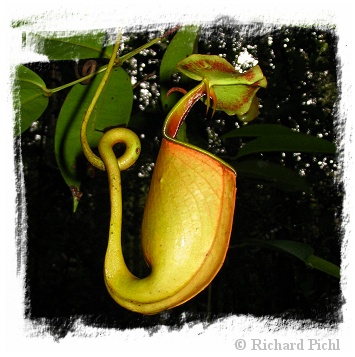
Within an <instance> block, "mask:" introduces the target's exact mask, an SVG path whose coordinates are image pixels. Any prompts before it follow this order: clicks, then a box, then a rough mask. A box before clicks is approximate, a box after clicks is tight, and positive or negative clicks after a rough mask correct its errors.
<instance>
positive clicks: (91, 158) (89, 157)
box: [80, 32, 122, 171]
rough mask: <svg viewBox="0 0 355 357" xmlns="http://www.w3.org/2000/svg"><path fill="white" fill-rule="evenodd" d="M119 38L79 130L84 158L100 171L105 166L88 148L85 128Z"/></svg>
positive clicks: (119, 37)
mask: <svg viewBox="0 0 355 357" xmlns="http://www.w3.org/2000/svg"><path fill="white" fill-rule="evenodd" d="M121 37H122V34H121V33H120V32H119V33H118V35H117V39H116V42H115V45H114V47H113V51H112V55H111V58H110V61H109V63H108V65H107V69H106V72H105V73H104V76H103V77H102V80H101V82H100V84H99V85H98V87H97V90H96V92H95V94H94V97H93V98H92V101H91V103H90V105H89V107H88V109H87V111H86V113H85V116H84V118H83V121H82V124H81V130H80V140H81V146H82V148H83V152H84V155H85V156H86V158H87V160H88V161H89V162H90V163H91V164H92V165H93V166H94V167H96V168H98V169H100V170H102V171H105V164H104V163H103V161H102V160H101V158H100V157H98V156H97V155H95V154H94V153H93V151H92V150H91V148H90V145H89V143H88V139H87V135H86V129H87V126H88V122H89V119H90V116H91V114H92V112H93V110H94V107H95V105H96V103H97V101H98V100H99V97H100V95H101V93H102V91H103V89H104V87H105V85H106V83H107V81H108V79H109V77H110V74H111V72H112V69H113V67H114V65H115V60H116V58H117V54H118V48H119V46H120V42H121Z"/></svg>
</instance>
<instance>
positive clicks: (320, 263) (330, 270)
mask: <svg viewBox="0 0 355 357" xmlns="http://www.w3.org/2000/svg"><path fill="white" fill-rule="evenodd" d="M306 264H307V265H308V266H310V267H311V268H314V269H318V270H320V271H322V272H324V273H327V274H329V275H332V276H334V277H336V278H338V279H340V268H339V267H338V266H337V265H335V264H333V263H331V262H328V261H327V260H325V259H323V258H320V257H317V256H316V255H311V256H309V257H308V258H307V259H306Z"/></svg>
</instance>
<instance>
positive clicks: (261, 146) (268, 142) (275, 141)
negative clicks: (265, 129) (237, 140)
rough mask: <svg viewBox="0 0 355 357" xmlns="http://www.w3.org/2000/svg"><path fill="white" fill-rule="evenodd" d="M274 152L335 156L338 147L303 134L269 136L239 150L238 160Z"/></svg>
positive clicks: (262, 137)
mask: <svg viewBox="0 0 355 357" xmlns="http://www.w3.org/2000/svg"><path fill="white" fill-rule="evenodd" d="M273 151H281V152H283V151H291V152H308V153H326V154H335V151H336V147H335V144H334V143H332V142H330V141H327V140H324V139H321V138H317V137H315V136H311V135H306V134H301V133H297V134H296V133H294V134H290V135H288V134H287V135H284V134H280V135H267V136H261V137H259V138H257V139H255V140H253V141H251V142H249V143H247V144H245V145H244V146H243V147H242V148H241V149H240V150H239V152H238V154H237V156H236V158H240V157H242V156H245V155H250V154H255V153H264V152H273Z"/></svg>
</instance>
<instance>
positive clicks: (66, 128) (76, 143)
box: [55, 67, 133, 205]
mask: <svg viewBox="0 0 355 357" xmlns="http://www.w3.org/2000/svg"><path fill="white" fill-rule="evenodd" d="M103 75H104V73H100V74H99V75H97V76H96V77H95V79H94V80H93V81H92V83H91V84H90V85H88V86H83V85H81V84H76V85H75V86H73V88H72V89H71V91H70V92H69V94H68V96H67V98H66V99H65V102H64V104H63V106H62V109H61V111H60V114H59V118H58V122H57V127H56V133H55V153H56V158H57V163H58V166H59V168H60V171H61V174H62V176H63V178H64V180H65V182H66V183H67V185H68V186H69V187H70V188H71V190H72V191H73V190H74V192H80V183H81V177H80V175H79V172H78V171H79V169H78V166H77V163H78V162H77V160H78V157H79V155H80V154H81V153H82V148H81V142H80V128H81V123H82V119H83V117H84V115H85V112H86V110H87V109H88V107H89V105H90V103H91V100H92V98H93V96H94V94H95V92H96V89H97V87H98V85H99V83H100V81H101V79H102V76H103ZM132 104H133V90H132V85H131V82H130V77H129V76H128V75H127V73H126V72H125V71H124V70H123V69H122V68H120V67H119V68H115V69H114V70H113V71H112V73H111V75H110V77H109V80H108V82H107V84H106V86H105V88H104V90H103V92H102V94H101V96H100V98H99V100H98V102H97V104H96V106H95V108H94V110H93V114H92V116H91V118H90V120H89V124H88V128H87V137H88V142H89V145H90V146H91V147H92V148H95V147H97V145H98V142H99V140H100V138H101V136H102V131H103V130H104V129H106V128H110V127H113V126H120V125H127V124H128V122H129V118H130V115H131V110H132ZM73 196H74V205H75V204H76V203H77V202H76V200H77V197H76V196H75V195H73Z"/></svg>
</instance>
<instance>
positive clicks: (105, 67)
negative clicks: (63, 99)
mask: <svg viewBox="0 0 355 357" xmlns="http://www.w3.org/2000/svg"><path fill="white" fill-rule="evenodd" d="M107 67H108V65H107V64H106V65H104V66H102V67H100V68H99V69H98V70H97V71H95V72H93V73H90V74H88V75H87V76H85V77H81V78H79V79H77V80H75V81H73V82H70V83H67V84H64V85H62V86H60V87H57V88H53V89H48V91H49V92H50V93H51V94H53V93H55V92H59V91H60V90H63V89H65V88H68V87H71V86H74V85H75V84H78V83H80V82H83V81H85V80H86V79H90V78H92V77H94V76H96V75H97V74H99V73H101V72H103V71H106V69H107Z"/></svg>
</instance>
